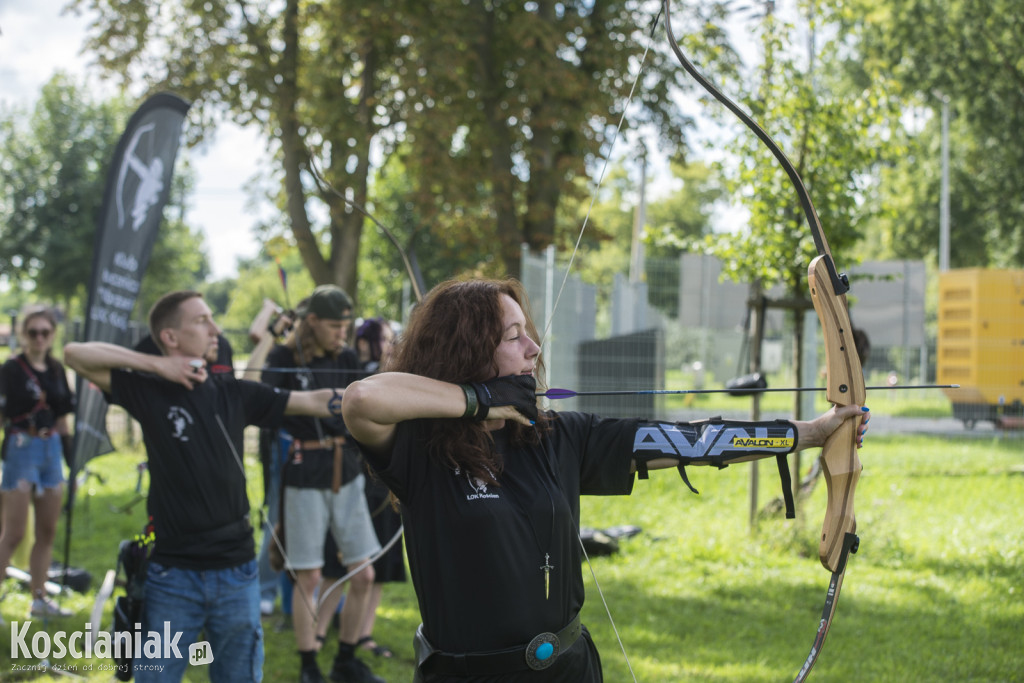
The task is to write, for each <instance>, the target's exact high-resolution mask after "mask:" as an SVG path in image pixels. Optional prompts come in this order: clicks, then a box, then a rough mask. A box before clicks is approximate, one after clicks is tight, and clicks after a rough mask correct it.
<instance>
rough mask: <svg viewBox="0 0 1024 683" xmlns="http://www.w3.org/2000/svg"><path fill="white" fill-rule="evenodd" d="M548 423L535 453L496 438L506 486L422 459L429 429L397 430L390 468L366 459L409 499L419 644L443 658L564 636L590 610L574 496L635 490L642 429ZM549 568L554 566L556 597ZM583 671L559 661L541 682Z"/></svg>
mask: <svg viewBox="0 0 1024 683" xmlns="http://www.w3.org/2000/svg"><path fill="white" fill-rule="evenodd" d="M552 415H553V416H554V420H553V422H552V430H551V431H550V432H548V433H547V434H545V435H544V437H543V439H542V442H541V444H540V445H538V446H533V447H523V448H512V447H510V446H509V445H508V441H507V438H506V436H505V430H501V431H498V432H495V433H494V436H495V448H496V449H497V450H498V452H500V453H502V454H503V455H504V470H503V472H502V474H501V476H500V477H499V481H500V482H501V485H500V486H494V485H488V484H484V483H483V482H481V481H479V480H475V481H473V480H471V479H470V477H468V476H467V475H466V473H465V472H457V471H453V470H452V469H450V468H446V467H443V466H441V465H438V464H437V462H436V461H435V460H434V459H432V458H430V457H429V456H428V455H427V452H426V447H425V436H426V434H427V431H426V424H425V421H422V420H413V421H410V422H403V423H401V424H399V425H398V429H397V433H396V440H395V445H394V449H393V451H392V456H391V462H390V466H389V467H387V468H386V469H381V468H380V465H381V464H382V463H380V462H379V461H378V462H374V457H373V456H372V455H371V454H367V456H366V457H367V460H368V461H369V462H370V464H371V466H374V467H375V468H376V469H377V471H378V473H379V475H380V477H381V479H383V480H384V482H385V483H386V484H388V486H389V487H390V488H391V490H392V491H393V492H394V493H395V495H396V496H398V498H399V499H400V500H401V501H402V519H403V522H404V524H405V542H406V547H407V549H408V554H409V566H410V569H411V573H412V579H413V583H414V584H415V587H416V595H417V597H418V600H419V607H420V615H421V617H422V619H423V628H424V634H425V635H426V637H427V640H429V641H430V643H431V644H432V645H433V646H434V647H435V648H436V649H438V650H441V651H443V652H451V653H464V652H487V651H493V650H501V649H504V648H509V647H515V646H522V645H525V644H526V643H528V642H530V640H531V639H532V638H533V637H534V636H536V635H537V634H539V633H543V632H546V631H550V632H553V633H554V632H557V631H558V630H559V629H561V628H562V627H563V626H565V625H566V624H567V623H569V621H570V620H571V619H572V618H573V617H574V616H576V614H578V613H579V611H580V608H581V607H582V606H583V599H584V588H583V576H582V572H581V568H580V562H581V555H580V545H579V540H578V536H577V533H578V529H579V496H580V495H581V494H591V495H621V494H628V493H630V492H631V491H632V486H633V476H632V474H630V465H631V460H632V451H633V437H634V435H635V433H636V421H635V420H612V419H601V418H599V417H596V416H593V415H587V414H583V413H571V412H564V413H557V414H554V413H552ZM552 512H554V515H552ZM545 555H548V556H549V558H548V561H547V562H545ZM545 564H550V565H551V566H553V567H554V568H553V569H552V570H550V574H549V576H550V598H545V588H544V572H543V571H542V569H541V567H542V566H544V565H545ZM573 651H574V652H580V653H581V654H582V653H583V652H584V650H583V649H580V648H573ZM579 667H580V662H574V661H573V660H572V658H571V657H560V658H559V660H558V661H556V662H555V664H554V665H552V667H551V668H550V669H548V670H547V671H546V673H548V674H549V675H546V676H544V677H543V680H545V681H548V680H551V681H555V680H566V681H576V680H578V679H576V678H573V672H574V671H578V670H579ZM499 679H500V677H499ZM531 680H533V679H532V678H531Z"/></svg>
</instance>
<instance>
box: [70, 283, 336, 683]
mask: <svg viewBox="0 0 1024 683" xmlns="http://www.w3.org/2000/svg"><path fill="white" fill-rule="evenodd" d="M149 327H150V334H151V335H152V337H153V339H154V340H155V341H156V342H157V344H158V345H159V346H160V349H161V351H163V354H164V355H161V356H155V355H151V354H146V353H139V352H136V351H132V350H130V349H126V348H123V347H120V346H117V345H115V344H108V343H105V342H84V343H73V344H68V345H67V347H66V348H65V350H64V357H65V360H66V362H67V363H68V365H69V366H70V367H72V368H73V369H74V370H75V371H76V372H77V373H78V374H79V375H81V376H83V377H85V378H86V379H88V380H89V381H90V382H92V383H93V384H95V385H96V386H97V387H99V388H100V389H101V390H102V391H103V392H104V393H105V394H106V395H107V398H108V400H109V401H110V402H111V403H115V404H118V405H121V406H122V407H124V408H125V409H126V410H127V411H128V413H129V414H130V415H131V416H132V417H133V418H135V419H136V420H138V421H139V423H140V424H141V426H142V433H143V438H144V440H145V444H146V451H147V453H148V455H149V471H150V487H149V495H148V498H147V512H148V514H149V517H150V519H151V520H152V521H151V523H152V526H153V529H154V532H155V543H154V546H153V551H152V555H151V559H150V563H149V568H148V573H147V576H146V583H145V605H144V607H143V615H142V627H141V634H142V636H143V647H142V650H143V651H142V652H141V653H136V657H135V665H134V672H135V677H136V680H138V681H139V682H140V683H147V681H173V680H181V678H182V677H183V675H184V672H185V665H186V661H187V659H186V658H187V657H188V656H189V651H188V650H189V648H188V646H189V645H190V644H192V643H194V642H196V641H197V640H198V638H199V634H200V633H203V634H204V637H205V639H206V640H208V641H209V643H210V650H211V651H212V652H211V654H212V656H213V661H212V662H211V663H210V665H209V667H210V668H209V674H210V679H211V680H213V681H218V682H219V681H232V682H233V681H259V680H260V679H261V677H262V668H263V629H262V627H261V625H260V611H259V585H258V580H257V569H256V560H255V552H254V544H253V534H252V525H251V523H250V520H249V511H250V508H249V500H248V496H247V494H246V480H245V469H244V463H243V461H242V457H241V454H242V452H243V450H242V443H243V430H244V428H245V426H246V425H250V424H252V425H260V426H263V427H269V428H277V427H278V426H279V425H280V424H281V421H282V419H283V416H284V415H312V416H318V417H325V418H326V417H330V416H332V415H333V414H335V413H336V412H337V411H338V410H339V405H340V400H338V397H339V393H340V392H337V391H335V390H332V389H321V390H317V391H295V392H289V391H286V390H281V389H275V388H271V387H268V386H266V385H263V384H260V383H257V382H249V381H245V380H236V379H235V378H234V376H233V375H232V374H231V373H220V374H214V375H210V374H209V373H208V372H207V368H206V361H205V358H206V357H207V356H208V354H210V353H211V352H212V351H214V350H215V348H216V346H217V344H218V341H217V339H218V335H219V333H220V328H219V327H218V326H217V324H216V323H215V322H214V320H213V315H212V313H211V311H210V308H209V306H207V305H206V302H205V301H204V300H203V298H202V295H201V294H200V293H199V292H193V291H178V292H172V293H170V294H167V295H165V296H164V297H162V298H161V299H160V300H159V301H157V303H156V304H155V305H154V306H153V309H152V310H151V311H150V315H149ZM151 634H159V639H160V643H159V645H160V647H155V648H154V647H146V644H147V643H148V642H149V640H150V639H151V638H153V636H152V635H151Z"/></svg>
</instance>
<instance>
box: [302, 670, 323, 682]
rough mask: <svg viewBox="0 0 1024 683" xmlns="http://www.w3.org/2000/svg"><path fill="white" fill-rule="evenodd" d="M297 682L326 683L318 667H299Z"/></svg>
mask: <svg viewBox="0 0 1024 683" xmlns="http://www.w3.org/2000/svg"><path fill="white" fill-rule="evenodd" d="M299 683H327V681H325V680H324V675H323V674H322V673H320V669H317V668H311V669H301V670H300V671H299Z"/></svg>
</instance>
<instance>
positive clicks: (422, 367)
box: [388, 278, 546, 484]
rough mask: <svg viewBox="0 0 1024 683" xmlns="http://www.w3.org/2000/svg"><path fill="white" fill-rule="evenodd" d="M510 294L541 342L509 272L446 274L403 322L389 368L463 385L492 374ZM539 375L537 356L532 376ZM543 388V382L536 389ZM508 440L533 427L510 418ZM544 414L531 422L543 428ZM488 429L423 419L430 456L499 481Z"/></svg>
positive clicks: (519, 439)
mask: <svg viewBox="0 0 1024 683" xmlns="http://www.w3.org/2000/svg"><path fill="white" fill-rule="evenodd" d="M502 295H507V296H509V297H511V298H512V300H513V301H515V302H516V303H517V304H519V306H520V308H522V309H523V314H524V315H525V316H526V331H527V333H528V334H529V335H530V337H531V338H532V339H534V340H537V341H539V335H538V334H537V328H536V327H535V326H534V324H533V320H532V318H531V317H530V312H529V302H528V299H527V296H526V290H525V289H524V288H523V286H522V284H521V283H520V282H519V281H517V280H514V279H511V278H508V279H504V280H482V279H473V280H449V281H447V282H443V283H441V284H439V285H438V286H436V287H434V288H433V289H432V290H430V292H428V293H427V295H426V297H424V299H423V301H422V303H420V304H418V305H417V306H416V308H415V309H413V312H412V315H411V316H410V318H409V324H408V325H407V326H406V327H405V329H404V330H403V332H402V335H401V337H400V339H399V340H398V342H397V344H396V345H395V349H394V351H393V353H392V357H391V363H390V365H389V367H388V370H392V371H396V372H409V373H414V374H417V375H422V376H425V377H430V378H432V379H437V380H441V381H443V382H451V383H453V384H464V383H466V382H480V381H484V380H488V379H492V378H494V377H496V376H497V375H498V366H497V363H496V362H495V352H496V351H497V349H498V345H499V344H501V340H502V334H503V332H504V325H503V322H502V307H501V296H502ZM543 374H544V365H543V359H542V358H538V359H537V366H536V370H535V376H536V377H538V383H539V382H540V379H539V378H541V377H543ZM541 390H543V389H541ZM506 424H507V426H508V429H509V430H510V431H509V439H510V442H511V443H512V444H523V443H537V442H538V441H539V432H538V430H537V429H534V428H531V427H527V426H525V425H522V424H519V423H518V422H513V421H511V420H510V421H508V422H507V423H506ZM545 424H546V420H545V419H543V415H541V417H540V418H539V419H538V420H537V426H538V427H539V428H540V429H543V428H544V425H545ZM492 444H493V442H492V439H491V436H490V433H489V432H488V431H487V430H486V429H485V428H484V426H483V424H482V423H479V422H473V421H471V420H434V421H432V422H431V423H430V426H429V438H428V450H429V453H430V456H431V457H432V458H434V459H435V460H437V461H438V462H439V463H441V464H443V465H445V466H448V467H452V468H455V467H460V468H462V469H463V470H465V471H466V472H468V473H469V474H470V475H471V476H474V477H478V478H480V479H482V480H483V481H487V482H489V483H493V484H497V483H498V482H497V481H496V480H495V479H496V477H497V476H498V474H499V473H500V472H501V470H502V462H501V456H500V454H498V453H496V452H494V450H493V448H492Z"/></svg>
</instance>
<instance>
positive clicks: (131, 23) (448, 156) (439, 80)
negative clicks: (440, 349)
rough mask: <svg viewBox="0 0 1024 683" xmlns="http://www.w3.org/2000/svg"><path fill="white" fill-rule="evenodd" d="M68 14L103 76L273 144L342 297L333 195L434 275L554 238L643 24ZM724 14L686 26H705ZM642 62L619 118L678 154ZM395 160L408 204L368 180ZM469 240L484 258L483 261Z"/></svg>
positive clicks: (351, 227)
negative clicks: (442, 267)
mask: <svg viewBox="0 0 1024 683" xmlns="http://www.w3.org/2000/svg"><path fill="white" fill-rule="evenodd" d="M75 4H76V6H77V7H79V8H82V9H88V10H93V11H95V12H96V19H95V21H94V22H93V24H92V30H91V39H90V41H89V47H90V49H92V50H94V51H95V53H96V56H97V59H98V62H99V64H100V65H101V66H103V67H104V68H105V69H107V70H108V71H112V72H115V73H118V74H121V75H122V76H123V77H124V78H126V79H127V78H129V77H132V78H141V79H142V80H143V81H144V82H145V83H146V84H148V85H149V86H151V87H153V88H164V89H170V90H174V91H177V92H179V93H181V94H182V95H184V96H186V97H189V98H191V99H193V100H195V102H196V104H195V105H194V107H193V109H194V112H195V114H194V116H195V119H194V120H195V121H197V122H198V124H199V126H200V127H207V126H209V124H210V123H211V122H212V121H213V119H214V118H215V117H216V116H217V115H218V114H220V113H221V112H227V113H228V114H229V115H230V116H231V117H232V118H233V119H234V120H236V121H237V122H238V123H240V124H243V125H246V124H253V125H257V126H259V127H260V128H261V130H262V131H263V132H264V133H265V134H266V135H267V136H268V138H270V139H271V140H273V141H274V147H275V149H276V154H277V157H276V158H277V160H278V162H279V167H278V168H277V171H276V176H277V178H278V179H280V181H281V183H282V191H281V193H280V195H279V196H277V198H276V199H277V201H278V203H279V206H280V207H281V209H282V211H283V212H285V214H286V215H287V218H288V222H287V230H288V231H289V238H290V241H292V242H293V243H294V245H295V246H296V247H297V249H298V251H299V253H300V254H301V255H302V260H303V263H304V265H305V267H306V268H307V269H308V270H309V272H310V273H311V275H312V277H313V280H314V281H315V282H326V281H333V282H337V283H338V284H340V285H341V286H342V287H344V288H346V289H348V290H350V291H355V289H356V288H355V284H356V282H357V281H358V279H359V278H358V271H357V266H358V263H359V254H360V249H361V245H362V235H363V229H364V222H365V221H364V218H363V217H362V216H361V215H360V213H359V212H358V211H356V210H353V209H352V208H351V207H350V206H349V205H347V204H346V202H345V201H344V200H343V198H342V196H341V195H344V198H345V199H349V200H351V201H353V202H355V203H356V204H359V205H363V206H365V205H367V204H368V203H371V202H370V201H369V200H370V199H371V198H373V199H374V200H375V201H374V202H372V203H373V204H375V205H376V207H377V209H378V210H381V211H385V212H390V213H392V214H396V215H397V214H402V215H404V217H405V218H407V219H412V218H414V219H415V222H414V223H412V224H410V225H409V226H408V227H409V230H410V233H408V234H406V235H404V236H403V239H404V240H406V241H407V242H410V243H412V244H413V245H414V246H415V245H417V244H418V243H419V242H420V238H421V236H423V235H425V234H427V233H428V232H429V233H430V235H431V237H432V239H431V240H430V241H429V246H430V247H431V248H433V249H436V250H439V251H441V252H443V253H446V254H447V255H448V256H449V257H450V258H451V259H452V262H451V264H450V265H449V274H452V273H453V272H454V271H455V269H461V268H465V267H474V268H477V269H480V270H482V271H485V272H488V271H489V272H516V269H517V263H518V256H519V245H520V244H521V243H522V242H526V243H528V244H530V245H531V246H532V247H533V248H535V249H539V248H542V247H544V246H545V245H546V244H549V243H551V242H552V241H553V240H554V239H556V238H557V237H558V234H557V231H556V229H555V226H556V218H557V215H558V212H557V208H558V207H559V206H560V204H561V203H562V202H563V201H565V200H566V199H567V195H572V193H574V191H575V187H576V183H575V180H576V178H577V177H579V176H580V175H581V174H582V173H583V172H584V170H585V167H586V164H587V162H588V160H589V159H592V158H593V157H594V155H595V154H596V153H597V152H598V150H599V147H600V146H601V145H602V144H604V143H606V142H607V141H608V138H609V136H610V134H611V132H612V130H613V128H614V123H615V121H616V120H617V118H618V116H619V114H620V113H621V109H622V107H624V106H625V103H626V100H627V98H626V93H627V91H628V89H629V86H630V79H629V78H628V76H627V74H629V73H630V71H631V67H633V66H635V64H636V59H637V55H638V53H639V52H640V49H641V48H642V47H643V46H644V45H645V44H646V42H647V39H646V37H645V35H644V29H645V28H646V26H647V24H648V23H649V21H650V18H651V15H650V14H647V13H646V11H647V10H649V9H651V8H650V7H648V6H647V5H646V4H643V3H635V2H632V1H627V0H622V1H618V2H611V1H608V2H598V3H594V2H590V1H586V0H575V1H573V2H554V1H552V0H540V1H538V2H530V3H520V2H511V1H508V0H490V1H488V2H465V3H452V2H407V1H405V2H403V1H401V0H373V1H372V2H371V1H369V0H361V1H356V2H353V1H349V2H341V1H340V0H328V1H326V2H323V3H318V4H306V3H300V2H299V1H298V0H286V2H284V3H279V4H277V5H273V4H270V5H268V4H265V3H256V2H227V0H212V1H210V2H204V3H194V2H189V1H185V0H177V1H176V2H156V0H77V1H76V3H75ZM721 4H722V3H711V6H712V9H707V8H702V10H701V13H699V14H695V15H694V19H693V21H694V22H695V23H696V24H698V25H701V27H702V29H703V28H705V26H704V25H702V24H701V21H702V20H703V19H704V18H706V17H707V16H711V15H713V14H714V13H715V12H719V13H720V5H721ZM694 35H695V36H699V38H700V39H699V40H695V41H694V47H696V48H699V50H700V52H701V54H702V55H704V56H707V58H708V61H710V62H712V63H716V64H724V65H728V64H730V63H731V62H730V60H731V59H732V53H731V51H728V50H726V49H724V48H723V46H724V44H725V37H724V35H725V34H724V33H723V32H721V31H718V30H715V29H714V28H713V26H712V27H711V29H708V30H701V31H700V32H697V31H695V32H694ZM648 69H649V73H648V78H647V82H646V84H645V87H643V88H641V89H640V92H641V95H640V96H639V100H638V102H639V103H640V104H639V105H637V106H636V107H635V109H636V113H635V115H634V116H633V117H632V120H631V122H630V125H646V126H651V127H653V128H654V130H656V131H657V133H658V134H659V135H660V136H661V137H662V139H663V141H664V142H665V143H666V145H668V146H673V147H675V146H681V145H682V144H683V142H684V140H685V136H684V130H685V127H686V124H687V122H688V121H687V119H686V117H685V116H683V115H682V114H681V113H680V110H679V109H678V107H677V106H676V103H675V101H674V100H673V99H672V97H671V95H672V93H673V91H674V89H678V88H682V87H687V86H686V82H685V81H684V80H683V77H682V76H681V75H680V74H679V72H678V70H677V69H676V68H675V66H674V64H671V65H670V63H669V62H668V61H667V57H666V55H665V54H664V53H662V52H661V51H654V52H652V54H651V56H650V57H649V65H648ZM378 154H379V158H380V159H383V160H384V161H382V162H376V161H373V162H371V159H376V158H378V157H377V156H374V155H378ZM394 154H398V155H399V156H400V159H401V161H402V167H403V168H404V169H405V170H406V172H407V173H409V174H410V175H411V178H410V183H409V185H410V189H409V192H410V194H409V195H408V196H407V197H405V198H402V200H401V201H399V202H398V203H396V204H394V206H392V207H385V206H384V203H383V202H381V201H377V199H378V198H377V197H374V193H375V190H374V188H373V186H372V179H373V172H372V169H373V167H374V166H376V167H378V168H383V167H386V166H387V160H388V159H389V158H390V157H391V156H392V155H394ZM311 158H314V159H317V160H318V165H319V166H320V167H321V169H322V175H323V178H324V180H326V183H320V182H316V181H315V180H314V178H313V176H312V175H311V174H310V170H311V164H310V159H311ZM335 188H336V190H337V191H335ZM572 198H573V197H572V196H570V197H569V199H572ZM317 204H319V205H321V206H322V207H326V212H324V211H316V210H315V207H316V205H317ZM410 206H411V207H414V210H412V211H407V210H406V209H407V208H409V207H410ZM324 215H326V220H321V221H320V224H319V225H318V224H317V217H318V216H324ZM479 244H486V245H490V246H491V249H490V251H489V253H487V254H484V255H483V258H482V259H481V258H480V254H479V253H478V247H477V246H476V245H479ZM467 245H468V247H467Z"/></svg>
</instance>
